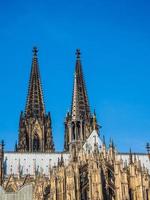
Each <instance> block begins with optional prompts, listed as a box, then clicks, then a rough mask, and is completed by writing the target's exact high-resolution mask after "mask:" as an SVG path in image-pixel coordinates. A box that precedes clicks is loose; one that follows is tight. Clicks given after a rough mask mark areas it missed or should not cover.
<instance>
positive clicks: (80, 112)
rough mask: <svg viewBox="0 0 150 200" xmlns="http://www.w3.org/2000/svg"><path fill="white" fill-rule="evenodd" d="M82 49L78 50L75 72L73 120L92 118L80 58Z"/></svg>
mask: <svg viewBox="0 0 150 200" xmlns="http://www.w3.org/2000/svg"><path fill="white" fill-rule="evenodd" d="M80 56H81V53H80V50H79V49H77V50H76V67H75V74H74V89H73V98H72V108H71V114H72V120H73V121H78V120H79V119H81V118H82V119H86V120H88V119H90V107H89V103H88V96H87V91H86V86H85V82H84V78H83V72H82V65H81V59H80Z"/></svg>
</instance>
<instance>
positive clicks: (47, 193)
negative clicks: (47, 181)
mask: <svg viewBox="0 0 150 200" xmlns="http://www.w3.org/2000/svg"><path fill="white" fill-rule="evenodd" d="M43 197H44V200H48V199H49V198H50V185H48V186H47V187H46V188H45V190H44V194H43Z"/></svg>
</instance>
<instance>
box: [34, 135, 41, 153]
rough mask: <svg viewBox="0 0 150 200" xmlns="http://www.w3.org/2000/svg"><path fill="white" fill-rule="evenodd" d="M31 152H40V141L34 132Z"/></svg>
mask: <svg viewBox="0 0 150 200" xmlns="http://www.w3.org/2000/svg"><path fill="white" fill-rule="evenodd" d="M33 151H35V152H36V151H40V139H39V136H38V134H37V132H35V134H34V137H33Z"/></svg>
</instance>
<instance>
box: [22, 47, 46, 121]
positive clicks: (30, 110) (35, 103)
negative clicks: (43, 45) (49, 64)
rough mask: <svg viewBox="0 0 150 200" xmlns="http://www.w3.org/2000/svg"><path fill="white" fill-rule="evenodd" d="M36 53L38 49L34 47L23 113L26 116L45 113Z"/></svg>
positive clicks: (37, 115) (39, 115)
mask: <svg viewBox="0 0 150 200" xmlns="http://www.w3.org/2000/svg"><path fill="white" fill-rule="evenodd" d="M37 53H38V49H37V48H36V47H34V48H33V59H32V67H31V73H30V81H29V89H28V96H27V102H26V109H25V113H26V115H27V116H28V117H31V116H34V117H38V118H39V117H41V116H43V114H45V107H44V101H43V94H42V86H41V79H40V72H39V64H38V57H37Z"/></svg>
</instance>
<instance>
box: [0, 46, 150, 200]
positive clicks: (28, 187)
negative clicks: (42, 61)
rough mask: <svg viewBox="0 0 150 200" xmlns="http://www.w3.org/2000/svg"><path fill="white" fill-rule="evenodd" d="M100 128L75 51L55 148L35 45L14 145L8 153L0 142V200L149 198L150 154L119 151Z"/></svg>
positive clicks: (145, 199) (126, 199)
mask: <svg viewBox="0 0 150 200" xmlns="http://www.w3.org/2000/svg"><path fill="white" fill-rule="evenodd" d="M70 94H71V93H70ZM100 128H101V126H100V125H99V123H98V121H97V117H96V113H95V112H94V113H92V112H91V110H90V105H89V100H88V94H87V89H86V84H85V80H84V75H83V69H82V64H81V55H80V50H79V49H77V50H76V63H75V73H74V85H73V92H72V101H71V107H70V111H69V112H67V114H66V117H65V121H64V150H63V151H62V152H57V151H56V150H55V144H54V140H53V131H52V119H51V115H50V112H48V113H47V112H46V109H45V105H44V99H43V90H42V84H41V77H40V69H39V64H38V50H37V48H36V47H34V48H33V58H32V65H31V73H30V78H29V86H28V95H27V99H26V105H25V110H24V111H23V112H21V113H20V121H19V133H18V143H17V144H16V146H15V150H14V151H11V152H10V151H5V146H4V142H3V141H2V142H1V144H0V200H150V153H148V154H147V153H145V154H144V153H132V151H131V150H130V152H128V153H121V152H119V151H118V150H117V149H116V147H115V145H114V142H113V141H112V140H110V143H109V144H106V143H105V138H104V137H103V138H102V137H101V132H100Z"/></svg>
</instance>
